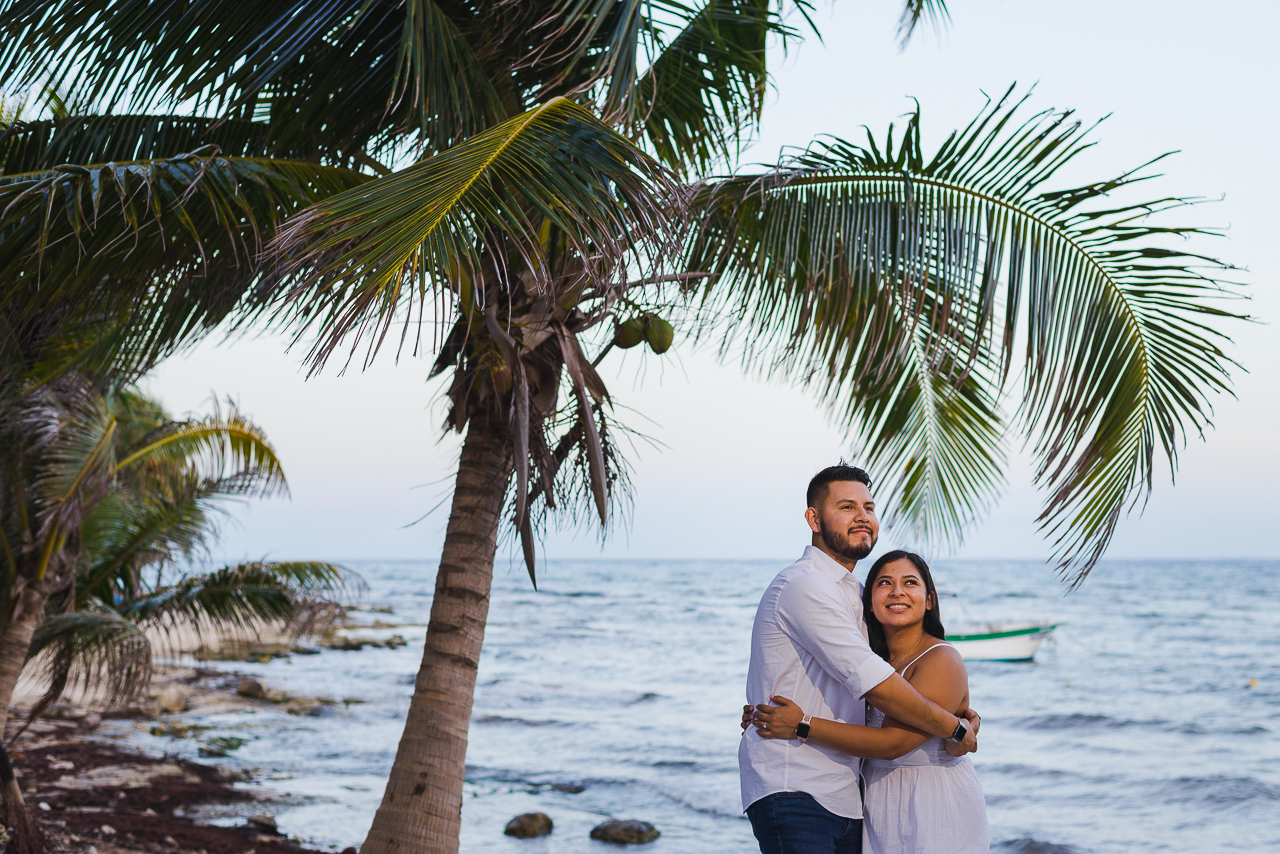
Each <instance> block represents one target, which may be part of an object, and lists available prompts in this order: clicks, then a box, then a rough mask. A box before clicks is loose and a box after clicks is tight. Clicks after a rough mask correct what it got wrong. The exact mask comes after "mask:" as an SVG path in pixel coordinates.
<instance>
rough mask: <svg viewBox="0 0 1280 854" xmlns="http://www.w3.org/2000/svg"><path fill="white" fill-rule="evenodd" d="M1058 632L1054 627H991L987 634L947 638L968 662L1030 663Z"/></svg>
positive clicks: (1039, 625) (1042, 625) (1039, 624)
mask: <svg viewBox="0 0 1280 854" xmlns="http://www.w3.org/2000/svg"><path fill="white" fill-rule="evenodd" d="M1055 628H1057V626H1056V625H1055V624H1053V623H1035V624H1031V625H1026V624H1023V625H1018V626H989V627H988V630H987V631H984V632H965V633H963V634H957V635H948V636H947V643H949V644H951V645H952V646H954V647H955V648H956V650H957V651H958V652H959V653H960V656H961V657H962V658H964V660H965V661H1030V660H1032V659H1033V658H1035V655H1036V650H1037V649H1039V648H1040V644H1042V643H1044V641H1045V638H1047V637H1049V635H1050V634H1051V633H1052V632H1053V630H1054V629H1055Z"/></svg>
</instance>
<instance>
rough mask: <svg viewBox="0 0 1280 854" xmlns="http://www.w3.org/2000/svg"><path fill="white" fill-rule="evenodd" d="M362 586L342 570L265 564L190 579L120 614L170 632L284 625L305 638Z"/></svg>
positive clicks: (144, 596) (149, 595)
mask: <svg viewBox="0 0 1280 854" xmlns="http://www.w3.org/2000/svg"><path fill="white" fill-rule="evenodd" d="M361 584H362V583H361V582H360V580H359V579H358V578H357V577H356V576H354V575H353V574H352V573H350V572H349V571H347V570H345V569H344V568H343V567H341V566H338V565H336V564H331V563H319V562H314V561H292V562H267V561H261V562H254V563H246V564H241V565H239V566H232V567H226V568H224V569H220V570H216V571H214V572H210V573H208V574H205V575H198V576H192V577H188V578H184V579H182V580H181V581H180V582H178V583H177V584H173V585H169V586H165V587H159V588H157V589H155V590H151V591H148V592H146V593H143V594H142V595H140V596H137V597H136V598H134V599H132V600H130V601H129V602H127V603H125V604H123V605H121V606H119V611H120V613H121V615H122V616H124V617H126V618H128V619H130V620H132V621H133V622H135V623H137V624H138V625H140V626H144V627H148V626H156V627H158V628H160V629H168V630H172V629H174V628H177V627H179V626H185V627H189V628H195V629H196V630H197V631H199V630H201V628H202V627H205V628H207V627H208V626H214V627H216V628H217V629H218V630H220V631H226V630H242V631H250V630H253V629H255V628H257V627H258V626H260V625H262V624H263V623H276V622H283V623H284V624H285V625H286V627H289V628H292V629H294V630H295V631H298V632H305V631H306V629H307V627H308V619H309V618H310V617H312V616H314V614H315V613H316V611H317V610H318V609H322V608H327V607H329V606H331V605H332V604H333V603H335V602H337V601H338V600H341V599H345V598H347V597H349V596H351V595H353V594H354V593H355V592H356V591H357V590H358V589H360V587H361Z"/></svg>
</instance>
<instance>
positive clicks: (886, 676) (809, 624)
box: [738, 463, 978, 854]
mask: <svg viewBox="0 0 1280 854" xmlns="http://www.w3.org/2000/svg"><path fill="white" fill-rule="evenodd" d="M806 499H807V502H808V509H807V510H805V519H806V520H807V521H808V523H809V528H810V529H811V531H812V532H813V534H812V545H810V546H809V547H808V548H806V549H805V551H804V555H802V556H801V558H800V560H798V561H796V562H795V563H794V564H792V565H791V566H789V567H787V568H786V569H784V570H783V571H782V572H780V573H778V576H777V577H776V578H774V580H773V582H772V583H771V584H770V585H769V587H768V588H767V589H766V590H765V592H764V596H763V597H761V599H760V606H759V608H758V609H757V610H756V621H755V627H754V628H753V629H752V632H751V666H750V669H749V670H748V673H747V701H748V702H749V703H751V704H752V705H755V704H759V703H767V702H768V701H769V698H770V697H771V696H774V695H781V696H785V697H789V698H791V699H792V700H794V701H795V702H796V703H798V704H799V705H800V706H801V708H803V709H804V711H805V712H806V713H807V714H808V715H810V716H812V717H815V718H828V719H832V720H837V721H842V722H844V723H851V724H863V723H864V711H865V706H864V705H863V700H864V699H865V700H869V701H870V702H871V704H872V705H874V706H875V707H876V708H877V709H880V710H881V711H883V712H885V713H886V714H888V715H890V716H891V717H893V718H895V719H897V720H899V721H902V722H904V723H906V724H908V725H910V726H913V727H916V728H917V729H919V730H922V731H924V732H928V733H930V734H932V735H936V736H940V737H943V738H950V739H954V740H955V741H956V742H958V744H959V746H958V747H956V748H954V749H955V750H956V751H958V752H959V753H967V752H971V751H973V750H976V749H977V746H978V745H977V739H976V731H977V730H976V726H974V725H972V724H971V723H970V721H971V720H973V719H974V718H976V715H973V714H972V713H968V715H969V718H968V719H962V718H958V717H956V716H955V715H953V714H951V713H950V712H949V711H947V710H946V709H943V708H942V707H940V706H938V705H937V704H936V703H934V702H932V701H930V700H929V699H928V698H926V697H924V696H923V695H922V694H920V693H919V692H918V691H916V690H915V689H914V688H913V687H911V685H910V684H909V683H908V682H907V681H906V680H905V679H903V678H902V677H901V676H899V675H898V674H897V672H896V671H895V670H894V669H893V667H891V666H890V665H889V663H888V662H887V661H885V660H884V659H882V658H880V656H878V655H876V654H875V653H874V652H872V651H871V647H870V646H869V645H868V643H867V634H866V631H867V630H866V626H865V625H864V623H863V619H862V590H861V585H860V584H859V583H858V580H857V578H855V577H854V575H853V568H854V566H856V565H857V563H858V561H859V560H861V559H862V558H864V557H866V556H867V555H869V554H870V553H871V550H872V549H873V548H875V545H876V539H877V538H878V537H879V535H880V523H879V520H877V519H876V513H875V502H874V501H873V500H872V498H871V478H870V477H868V476H867V473H866V472H865V471H863V470H862V469H859V468H854V467H852V466H848V465H845V464H844V463H841V464H840V465H838V466H831V467H829V468H826V469H823V470H822V471H820V472H818V474H816V475H814V477H813V479H812V480H811V481H810V482H809V490H808V494H807V496H806ZM806 721H807V718H806ZM802 726H803V725H802ZM801 734H802V735H803V733H801ZM949 750H951V748H949ZM860 761H861V760H859V759H858V758H856V757H853V756H848V755H846V754H843V753H839V752H837V751H835V750H830V749H827V748H825V747H821V746H819V745H816V744H805V743H803V742H797V741H795V740H783V739H766V738H761V737H760V736H759V734H758V733H757V732H756V730H755V728H754V727H749V728H748V729H747V731H746V732H745V733H744V734H743V737H742V742H741V745H740V746H739V748H738V766H739V769H740V772H741V776H742V806H743V809H745V810H746V813H747V817H748V818H749V819H750V820H751V827H752V830H753V831H754V832H755V835H756V839H757V840H758V841H759V843H760V851H761V852H762V854H859V852H861V850H862V797H861V795H860V793H859V790H858V772H859V767H860Z"/></svg>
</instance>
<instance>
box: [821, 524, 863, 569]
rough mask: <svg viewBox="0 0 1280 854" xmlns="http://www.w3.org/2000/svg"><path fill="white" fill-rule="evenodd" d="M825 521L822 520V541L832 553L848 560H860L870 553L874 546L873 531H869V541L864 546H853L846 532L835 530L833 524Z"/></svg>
mask: <svg viewBox="0 0 1280 854" xmlns="http://www.w3.org/2000/svg"><path fill="white" fill-rule="evenodd" d="M825 521H826V520H823V522H824V524H823V526H822V542H824V543H825V544H826V546H827V548H828V549H830V550H831V551H832V552H833V553H834V554H838V555H840V557H846V558H848V559H849V560H862V559H863V558H864V557H866V556H867V555H869V554H871V550H872V549H874V548H875V547H876V535H875V532H874V531H872V532H869V542H868V543H867V544H866V545H865V546H863V545H856V546H855V545H854V544H853V543H851V542H849V537H848V535H847V534H843V533H841V532H840V531H837V530H836V529H835V526H834V525H827V524H825Z"/></svg>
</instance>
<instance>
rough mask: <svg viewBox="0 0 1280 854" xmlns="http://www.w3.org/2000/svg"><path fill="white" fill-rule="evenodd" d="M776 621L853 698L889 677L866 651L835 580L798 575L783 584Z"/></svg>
mask: <svg viewBox="0 0 1280 854" xmlns="http://www.w3.org/2000/svg"><path fill="white" fill-rule="evenodd" d="M778 618H779V620H780V622H781V623H782V626H783V628H785V629H786V631H787V632H788V633H789V634H790V635H791V637H792V638H793V639H794V640H795V641H796V642H798V643H799V644H800V645H801V646H802V647H804V649H805V650H806V651H807V652H808V653H809V654H810V655H812V656H813V657H814V659H815V660H816V661H817V662H818V665H819V666H820V667H822V669H823V670H825V671H827V673H829V674H831V675H832V676H833V677H834V678H836V679H837V680H839V681H840V683H841V684H843V685H844V686H845V687H846V688H847V689H849V693H851V694H853V696H855V697H859V698H861V697H862V696H863V695H864V694H866V693H867V692H868V691H870V690H871V689H872V688H874V687H876V686H877V685H879V684H880V683H881V682H883V681H884V680H886V679H888V678H889V677H890V676H892V675H893V673H894V670H893V667H891V666H890V665H889V662H887V661H885V660H884V659H883V658H881V657H880V656H878V655H876V654H875V653H874V652H872V651H871V647H870V646H869V645H868V644H867V640H866V638H864V637H863V636H862V627H861V626H859V625H858V623H857V620H855V619H854V617H853V614H851V613H850V611H849V603H848V601H847V600H846V599H845V598H844V595H843V594H842V593H841V592H840V589H839V588H838V587H837V586H836V584H835V582H833V581H832V580H831V579H829V578H827V577H826V576H824V575H823V574H822V573H820V572H805V573H801V574H800V575H797V576H796V577H794V578H792V579H791V580H790V581H788V582H787V585H786V586H785V587H784V588H783V589H782V592H781V594H780V595H779V597H778Z"/></svg>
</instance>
